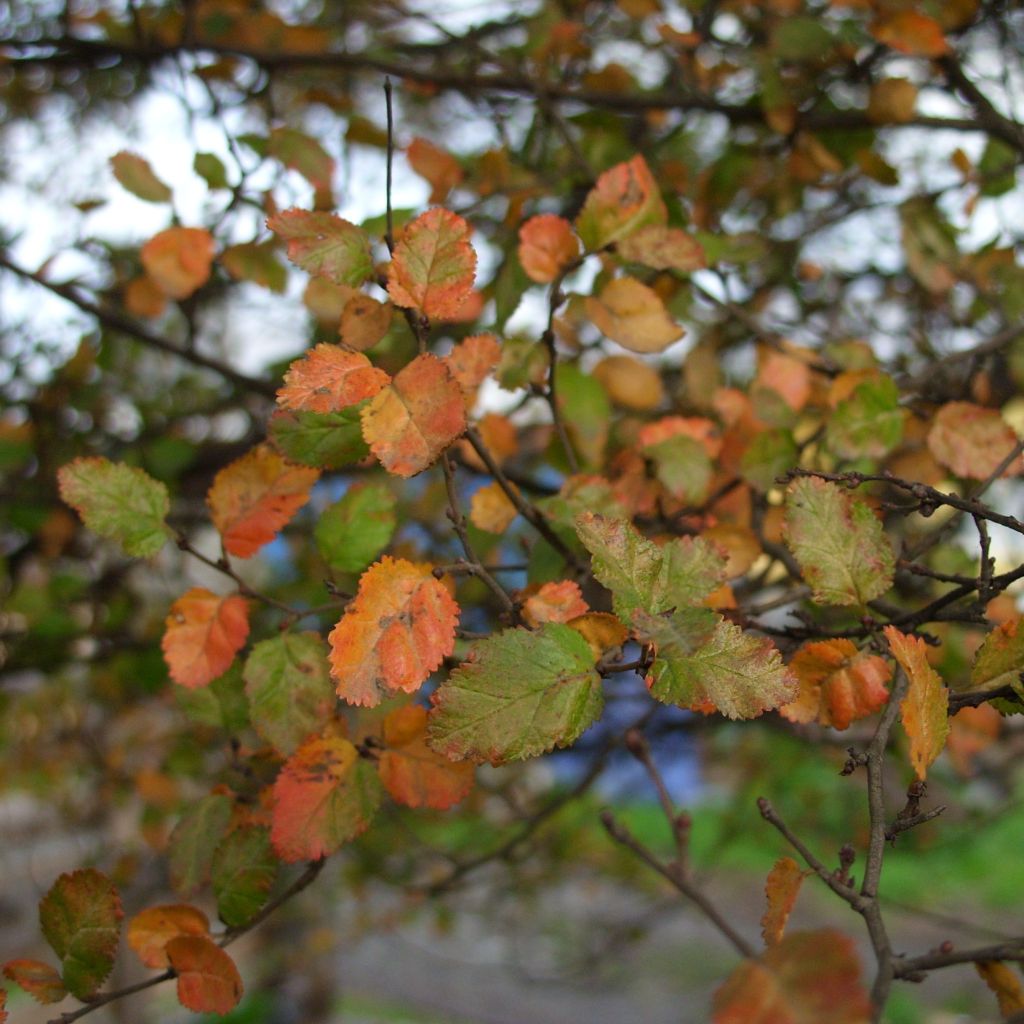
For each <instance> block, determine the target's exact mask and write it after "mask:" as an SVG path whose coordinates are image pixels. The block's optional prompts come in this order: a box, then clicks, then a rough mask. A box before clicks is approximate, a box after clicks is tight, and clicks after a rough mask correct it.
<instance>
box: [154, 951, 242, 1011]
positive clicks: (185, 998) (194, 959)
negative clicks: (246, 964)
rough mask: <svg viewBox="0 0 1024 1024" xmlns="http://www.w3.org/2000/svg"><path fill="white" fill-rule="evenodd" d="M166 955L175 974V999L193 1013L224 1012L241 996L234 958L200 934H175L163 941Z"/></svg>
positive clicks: (240, 983)
mask: <svg viewBox="0 0 1024 1024" xmlns="http://www.w3.org/2000/svg"><path fill="white" fill-rule="evenodd" d="M167 958H168V960H170V964H171V968H172V969H173V970H174V971H175V973H176V974H177V975H178V1002H179V1003H181V1005H182V1006H184V1007H185V1009H186V1010H192V1011H193V1013H219V1014H225V1013H228V1012H229V1011H230V1010H233V1009H234V1008H235V1007H236V1006H237V1005H238V1002H239V1000H240V999H241V998H242V978H241V976H240V975H239V973H238V968H237V967H236V966H235V962H234V960H232V959H231V957H230V956H228V954H227V953H225V952H224V950H223V949H221V948H220V946H218V945H217V944H216V943H215V942H213V941H212V940H211V939H209V938H207V937H206V936H204V935H178V936H177V937H175V938H173V939H171V940H170V942H168V943H167Z"/></svg>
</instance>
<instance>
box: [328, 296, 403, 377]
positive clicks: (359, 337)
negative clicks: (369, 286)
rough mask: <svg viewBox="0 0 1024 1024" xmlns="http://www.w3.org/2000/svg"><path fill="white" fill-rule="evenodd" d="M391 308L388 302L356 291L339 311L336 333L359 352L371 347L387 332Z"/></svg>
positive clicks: (389, 324) (389, 325)
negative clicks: (339, 319)
mask: <svg viewBox="0 0 1024 1024" xmlns="http://www.w3.org/2000/svg"><path fill="white" fill-rule="evenodd" d="M393 309H394V307H393V306H392V305H391V303H390V302H378V301H377V300H376V299H374V298H372V297H371V296H369V295H364V294H363V293H362V292H357V293H356V294H355V295H353V296H352V298H351V299H349V300H348V302H346V303H345V308H344V309H343V310H342V311H341V323H340V324H339V326H338V335H339V336H340V338H341V340H342V341H343V342H344V343H345V344H346V345H348V346H349V347H350V348H356V349H359V351H360V352H364V351H365V350H366V349H368V348H373V346H374V345H376V344H377V342H378V341H380V340H381V338H383V337H384V335H385V334H387V333H388V329H389V328H390V327H391V314H392V311H393ZM382 372H383V371H382Z"/></svg>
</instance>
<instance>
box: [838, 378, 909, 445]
mask: <svg viewBox="0 0 1024 1024" xmlns="http://www.w3.org/2000/svg"><path fill="white" fill-rule="evenodd" d="M899 399H900V395H899V389H898V388H897V387H896V382H895V381H894V380H893V379H892V378H891V377H883V376H878V377H869V378H868V379H866V380H863V381H861V382H860V383H859V384H857V385H856V387H855V388H854V389H853V392H852V394H851V395H850V396H849V397H848V398H845V399H843V400H842V401H841V402H839V404H838V405H837V406H836V409H835V411H834V412H833V413H832V415H831V417H830V418H829V420H828V425H827V426H826V428H825V443H826V444H827V445H828V447H829V449H830V450H831V451H832V452H834V453H835V454H836V455H838V456H839V457H840V458H844V459H859V458H869V459H881V458H884V457H885V456H886V455H888V454H889V452H891V451H892V450H893V448H895V447H896V446H897V445H898V444H899V443H900V441H901V439H902V438H903V410H902V409H901V408H900V403H899Z"/></svg>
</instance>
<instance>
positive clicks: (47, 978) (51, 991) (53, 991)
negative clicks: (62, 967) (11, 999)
mask: <svg viewBox="0 0 1024 1024" xmlns="http://www.w3.org/2000/svg"><path fill="white" fill-rule="evenodd" d="M4 977H6V978H7V979H8V980H10V981H13V982H14V983H15V984H16V985H20V986H21V988H23V989H24V990H25V991H26V992H27V993H28V994H29V995H30V996H31V997H32V998H33V999H34V1000H35V1001H36V1002H37V1003H42V1004H44V1005H46V1004H48V1003H59V1002H60V1001H61V1000H62V999H64V998H66V997H67V994H68V990H67V989H66V988H65V987H64V982H63V981H61V979H60V974H58V972H57V969H56V968H55V967H53V966H51V965H50V964H44V963H43V962H42V961H41V960H8V961H7V963H5V964H4ZM2 994H3V989H0V996H2ZM3 1006H4V1001H3V998H0V1010H2V1009H3ZM4 1016H6V1014H5V1015H4ZM0 1020H3V1017H0Z"/></svg>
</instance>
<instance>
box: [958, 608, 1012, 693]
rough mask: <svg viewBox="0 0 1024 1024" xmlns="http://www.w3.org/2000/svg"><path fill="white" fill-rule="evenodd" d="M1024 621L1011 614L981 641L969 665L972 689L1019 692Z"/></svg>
mask: <svg viewBox="0 0 1024 1024" xmlns="http://www.w3.org/2000/svg"><path fill="white" fill-rule="evenodd" d="M1022 623H1024V619H1022V618H1021V616H1020V615H1014V616H1013V617H1012V618H1009V619H1007V620H1006V622H1002V623H1000V624H999V625H998V626H997V627H996V628H995V629H993V630H992V632H991V633H989V634H988V636H986V637H985V639H984V640H983V641H982V643H981V646H980V647H979V648H978V651H977V653H976V654H975V656H974V664H973V665H972V666H971V689H972V690H995V689H998V688H999V687H1001V686H1011V687H1013V689H1015V690H1017V691H1018V692H1019V691H1020V689H1021V681H1020V674H1021V672H1024V629H1022V628H1021V625H1022Z"/></svg>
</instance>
